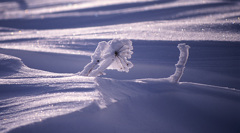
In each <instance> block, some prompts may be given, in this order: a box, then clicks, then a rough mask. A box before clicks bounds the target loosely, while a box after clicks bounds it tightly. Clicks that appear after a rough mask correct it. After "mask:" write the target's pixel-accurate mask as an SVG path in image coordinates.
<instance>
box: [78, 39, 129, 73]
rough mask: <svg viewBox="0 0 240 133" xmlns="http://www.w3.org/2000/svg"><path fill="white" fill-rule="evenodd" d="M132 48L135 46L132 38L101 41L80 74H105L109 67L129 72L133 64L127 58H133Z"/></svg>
mask: <svg viewBox="0 0 240 133" xmlns="http://www.w3.org/2000/svg"><path fill="white" fill-rule="evenodd" d="M132 50H133V46H132V42H131V41H130V40H124V39H113V40H110V41H109V42H105V41H102V42H99V43H98V46H97V48H96V50H95V52H94V53H93V55H92V56H91V62H90V63H88V64H87V65H86V66H85V67H84V69H83V71H81V72H80V73H79V75H82V76H92V77H96V76H99V75H103V74H104V70H106V69H107V68H108V69H115V70H117V71H120V72H129V69H130V68H132V67H133V64H132V62H130V61H128V60H127V59H130V58H131V55H132V54H133V52H132Z"/></svg>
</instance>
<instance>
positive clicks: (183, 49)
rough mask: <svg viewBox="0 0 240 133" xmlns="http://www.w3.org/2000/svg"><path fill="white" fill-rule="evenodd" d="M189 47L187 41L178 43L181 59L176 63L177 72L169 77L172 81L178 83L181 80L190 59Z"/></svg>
mask: <svg viewBox="0 0 240 133" xmlns="http://www.w3.org/2000/svg"><path fill="white" fill-rule="evenodd" d="M189 48H190V46H188V45H186V44H185V43H180V44H178V49H179V51H180V55H179V60H178V62H177V64H176V65H175V66H176V70H175V73H174V74H173V75H171V76H170V77H169V80H170V82H173V83H178V82H179V80H180V79H181V77H182V75H183V72H184V68H185V65H186V63H187V60H188V56H189Z"/></svg>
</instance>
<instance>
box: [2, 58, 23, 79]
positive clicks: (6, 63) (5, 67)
mask: <svg viewBox="0 0 240 133" xmlns="http://www.w3.org/2000/svg"><path fill="white" fill-rule="evenodd" d="M22 67H25V65H24V64H23V62H22V60H21V59H20V58H17V57H14V56H10V55H4V54H0V72H1V73H0V76H2V74H4V73H15V72H18V71H19V69H21V68H22Z"/></svg>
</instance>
